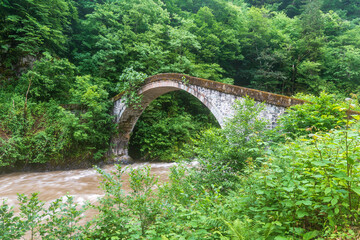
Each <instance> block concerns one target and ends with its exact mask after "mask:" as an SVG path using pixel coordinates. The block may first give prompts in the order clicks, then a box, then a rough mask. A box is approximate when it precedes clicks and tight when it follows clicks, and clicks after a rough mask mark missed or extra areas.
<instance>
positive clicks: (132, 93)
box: [117, 67, 147, 109]
mask: <svg viewBox="0 0 360 240" xmlns="http://www.w3.org/2000/svg"><path fill="white" fill-rule="evenodd" d="M146 78H147V75H146V74H144V73H141V72H137V71H135V70H134V69H133V68H132V67H130V68H127V69H125V70H124V72H123V73H122V74H121V76H120V78H119V83H118V85H117V89H118V92H120V93H122V94H123V95H122V97H124V100H125V104H126V105H127V106H131V107H133V108H135V109H136V108H141V107H142V106H141V100H142V95H139V94H138V91H139V88H140V87H141V86H142V84H143V83H144V81H145V79H146Z"/></svg>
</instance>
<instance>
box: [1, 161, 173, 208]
mask: <svg viewBox="0 0 360 240" xmlns="http://www.w3.org/2000/svg"><path fill="white" fill-rule="evenodd" d="M174 165H175V163H135V164H132V165H127V166H123V167H124V168H125V167H126V168H139V167H144V166H150V167H151V173H152V174H153V175H155V176H158V177H159V182H165V181H167V180H168V174H169V172H170V168H171V167H172V166H174ZM104 169H105V170H106V171H113V170H115V166H114V165H108V166H105V167H104ZM128 171H129V170H127V171H126V172H128ZM99 177H100V175H99V174H98V173H97V172H96V171H95V170H94V169H79V170H67V171H54V172H33V173H27V172H25V173H11V174H4V175H0V200H2V199H7V202H8V204H9V205H12V206H16V205H17V203H18V201H17V193H24V194H26V195H29V194H31V193H33V192H39V199H40V200H43V201H45V202H51V201H52V200H55V199H57V198H59V197H62V196H64V195H71V196H74V197H75V202H77V203H80V204H81V203H84V202H85V201H90V202H92V203H94V202H96V201H97V199H98V198H99V197H101V196H103V194H104V193H103V191H102V190H101V189H100V188H99ZM128 178H129V176H128V175H127V174H125V175H124V176H123V189H124V190H125V192H127V191H129V190H130V189H129V183H128ZM1 202H2V201H1Z"/></svg>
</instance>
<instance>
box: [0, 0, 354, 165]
mask: <svg viewBox="0 0 360 240" xmlns="http://www.w3.org/2000/svg"><path fill="white" fill-rule="evenodd" d="M277 2H278V1H273V0H268V1H265V0H264V1H252V0H251V1H250V0H249V1H240V0H239V1H225V0H208V1H196V0H194V1H183V0H169V1H167V0H164V1H160V0H149V1H137V0H134V1H133V0H130V1H115V0H112V1H110V0H109V1H105V0H93V1H90V0H78V1H74V0H56V1H51V2H48V1H43V0H37V1H32V0H19V1H9V0H3V1H1V3H0V4H1V5H0V13H1V20H0V25H1V30H0V31H1V35H0V36H1V38H0V45H1V49H0V87H1V92H0V102H1V109H0V124H1V128H0V136H1V138H0V141H1V143H0V150H1V151H0V152H1V154H0V166H9V165H20V166H22V165H24V164H35V163H45V162H49V161H50V162H51V165H58V164H62V163H66V162H69V161H71V162H83V161H84V160H91V159H92V160H94V159H95V161H100V159H102V158H103V156H104V154H105V153H106V151H107V149H108V147H109V143H110V141H109V138H110V136H111V134H112V131H113V130H114V126H113V124H112V119H111V116H110V112H109V108H110V107H111V103H110V101H109V99H110V98H111V97H113V96H114V95H116V94H118V93H119V92H121V91H122V90H123V89H124V85H126V83H127V82H131V81H133V80H134V79H131V76H132V77H134V76H135V75H131V74H130V75H129V71H132V72H134V73H139V74H141V76H151V75H154V74H157V73H162V72H176V73H186V74H189V75H192V76H196V77H202V78H206V79H211V80H215V81H222V82H226V83H234V84H236V85H241V86H245V87H251V88H255V89H260V90H265V91H270V92H274V93H280V94H285V95H293V94H296V93H299V92H305V93H311V94H319V93H320V92H321V91H326V92H329V93H334V94H336V95H337V96H339V98H341V97H348V96H349V94H350V93H355V94H356V93H357V92H358V91H359V87H358V86H359V81H360V50H359V44H360V26H359V18H357V17H358V16H360V15H359V13H360V3H359V2H358V1H356V0H347V1H340V0H322V1H320V0H316V1H300V0H299V1H297V0H293V1H282V2H281V3H277ZM126 74H128V75H126ZM182 95H183V94H180V95H179V94H170V95H169V96H164V97H161V98H160V99H158V100H157V102H156V104H155V105H154V106H152V107H150V108H149V109H148V110H147V111H146V113H145V114H144V116H143V117H142V119H140V121H139V123H138V125H139V126H147V128H143V127H141V128H140V127H137V129H139V130H136V131H135V133H134V136H133V138H132V139H133V140H132V141H131V145H132V146H135V147H134V148H138V149H140V148H141V150H142V151H141V156H147V157H148V158H152V159H160V160H169V159H168V158H171V155H172V153H173V152H176V151H177V149H178V148H179V146H181V145H182V144H183V143H185V142H187V141H188V140H189V139H190V138H191V137H194V136H195V134H196V132H198V131H199V130H200V129H205V128H207V127H208V126H211V125H214V120H213V119H212V116H210V114H209V113H206V112H204V111H205V110H202V109H201V108H202V106H201V104H200V105H199V103H193V102H194V100H190V99H188V100H186V98H187V97H184V96H182ZM184 101H187V102H191V103H192V105H193V106H192V107H184ZM169 102H171V103H173V105H171V106H169V104H168V103H169ZM69 104H77V105H80V110H79V109H77V110H74V109H72V110H71V109H69V108H67V107H66V106H67V105H69ZM185 105H188V104H185ZM169 108H171V109H169ZM198 112H201V113H202V114H196V113H198ZM159 117H160V118H161V120H160V122H157V126H153V125H152V121H153V120H151V119H154V118H159ZM170 118H172V120H170ZM206 119H207V120H206ZM174 129H177V130H176V131H178V132H182V134H177V135H176V136H174V137H170V136H169V133H171V132H172V131H174ZM154 134H155V135H156V136H155V135H154ZM155 137H156V138H158V140H157V141H155V140H154V139H153V138H155ZM154 142H157V144H156V143H154ZM158 149H161V150H158Z"/></svg>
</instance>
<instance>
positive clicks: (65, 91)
mask: <svg viewBox="0 0 360 240" xmlns="http://www.w3.org/2000/svg"><path fill="white" fill-rule="evenodd" d="M76 71H77V70H76V67H75V66H74V65H73V64H71V63H70V62H69V61H68V60H67V59H57V58H54V57H52V56H51V55H50V54H49V53H44V57H43V58H41V60H39V61H36V62H35V63H34V66H33V68H32V69H31V70H29V71H28V72H26V73H25V74H23V75H22V77H21V80H20V83H19V85H18V87H17V92H19V93H22V94H24V95H25V93H26V92H27V89H29V98H33V99H34V100H36V101H42V102H48V101H50V100H56V101H59V102H62V103H64V102H65V103H66V101H67V100H69V98H70V96H69V90H70V88H71V86H72V85H73V84H74V82H75V74H76Z"/></svg>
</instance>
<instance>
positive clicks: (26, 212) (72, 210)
mask: <svg viewBox="0 0 360 240" xmlns="http://www.w3.org/2000/svg"><path fill="white" fill-rule="evenodd" d="M18 200H19V208H20V215H19V216H15V215H14V209H13V208H12V207H9V205H8V204H7V203H6V202H5V201H3V202H2V204H1V206H0V226H2V227H1V229H0V233H1V236H2V239H4V240H11V239H20V238H22V237H24V236H25V234H27V235H26V236H28V237H29V239H39V238H40V237H41V239H49V240H50V239H51V240H52V239H83V236H84V234H83V231H84V228H83V227H81V226H79V221H80V220H81V219H82V218H83V216H82V214H83V213H84V212H85V210H86V205H84V206H82V207H81V208H80V209H79V206H78V204H76V203H74V197H71V196H66V201H64V199H61V198H60V199H57V200H55V201H54V202H52V203H51V204H50V206H49V207H48V208H46V207H44V202H42V201H40V200H39V199H38V193H33V194H31V196H25V195H23V194H20V195H18Z"/></svg>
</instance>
